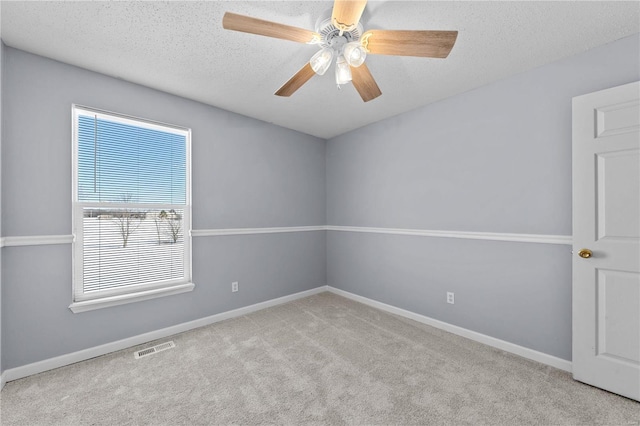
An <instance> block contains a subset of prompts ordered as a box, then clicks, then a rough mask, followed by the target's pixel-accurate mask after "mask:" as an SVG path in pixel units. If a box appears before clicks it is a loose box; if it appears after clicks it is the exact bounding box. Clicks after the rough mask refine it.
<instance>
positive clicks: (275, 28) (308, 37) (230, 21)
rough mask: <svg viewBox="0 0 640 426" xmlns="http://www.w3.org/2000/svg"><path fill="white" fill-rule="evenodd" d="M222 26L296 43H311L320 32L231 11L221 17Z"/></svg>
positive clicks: (226, 28) (318, 36)
mask: <svg viewBox="0 0 640 426" xmlns="http://www.w3.org/2000/svg"><path fill="white" fill-rule="evenodd" d="M222 28H224V29H225V30H233V31H240V32H243V33H251V34H257V35H263V36H267V37H274V38H280V39H283V40H291V41H297V42H298V43H311V42H313V41H316V40H320V38H321V37H320V34H318V33H316V32H314V31H310V30H305V29H303V28H298V27H292V26H290V25H284V24H278V23H277V22H271V21H265V20H263V19H258V18H252V17H250V16H244V15H238V14H235V13H231V12H227V13H225V14H224V16H223V17H222Z"/></svg>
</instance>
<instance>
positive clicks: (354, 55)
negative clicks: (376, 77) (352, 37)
mask: <svg viewBox="0 0 640 426" xmlns="http://www.w3.org/2000/svg"><path fill="white" fill-rule="evenodd" d="M343 53H344V58H345V59H346V60H347V63H348V64H349V65H351V66H352V67H359V66H360V65H362V64H363V63H364V60H365V59H366V57H367V51H366V50H364V47H362V45H361V44H360V42H357V41H352V42H351V43H347V44H345V45H344V51H343Z"/></svg>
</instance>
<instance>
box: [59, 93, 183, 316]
mask: <svg viewBox="0 0 640 426" xmlns="http://www.w3.org/2000/svg"><path fill="white" fill-rule="evenodd" d="M71 112H72V135H73V137H72V144H73V146H72V157H73V159H72V165H73V177H72V181H73V187H72V193H73V208H72V226H73V285H72V303H71V305H69V309H71V311H73V312H74V313H78V312H85V311H90V310H94V309H101V308H106V307H109V306H117V305H122V304H125V303H131V302H137V301H142V300H148V299H154V298H156V297H162V296H169V295H172V294H179V293H185V292H188V291H192V290H193V288H194V287H195V285H194V284H193V282H192V270H191V129H188V128H184V127H180V126H175V125H171V124H165V123H160V122H157V121H152V120H147V119H142V118H137V117H131V116H127V115H123V114H118V113H114V112H110V111H105V110H100V109H95V108H91V107H85V106H82V105H76V104H73V105H72V108H71ZM80 115H93V116H97V118H104V119H108V120H109V121H115V122H119V123H124V124H130V125H133V126H137V127H143V128H148V129H153V130H161V131H163V132H170V133H175V134H179V135H183V136H185V143H186V147H185V149H186V152H185V157H186V165H185V166H186V167H185V169H186V177H185V184H186V188H185V190H186V194H185V204H175V205H169V204H144V203H126V204H125V203H122V204H119V203H108V207H112V208H118V207H127V208H134V209H135V208H147V209H148V208H165V209H166V208H176V209H181V210H184V215H183V238H184V274H185V276H184V277H183V278H182V279H175V280H170V281H163V282H161V283H147V284H136V285H130V286H125V287H122V288H115V289H109V290H101V291H97V292H91V294H86V293H84V284H83V258H84V253H83V208H86V207H105V206H107V203H96V202H80V201H79V200H78V150H79V146H78V117H79V116H80Z"/></svg>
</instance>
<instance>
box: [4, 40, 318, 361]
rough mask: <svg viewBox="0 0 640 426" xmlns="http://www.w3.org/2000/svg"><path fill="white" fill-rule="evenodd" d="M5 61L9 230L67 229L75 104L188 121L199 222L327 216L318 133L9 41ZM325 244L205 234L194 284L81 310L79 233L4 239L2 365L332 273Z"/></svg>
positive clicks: (301, 238) (247, 223) (314, 221)
mask: <svg viewBox="0 0 640 426" xmlns="http://www.w3.org/2000/svg"><path fill="white" fill-rule="evenodd" d="M4 66H5V74H4V82H3V83H4V84H3V89H4V90H3V100H4V101H5V109H4V110H3V113H4V116H3V120H4V127H3V131H4V136H5V137H4V140H3V142H2V169H1V171H2V182H3V188H2V189H3V190H2V208H3V223H2V232H3V235H4V236H25V235H60V234H70V233H71V173H72V168H71V157H72V155H71V154H72V153H71V104H72V103H77V104H82V105H87V106H92V107H96V108H101V109H105V110H110V111H116V112H119V113H123V114H128V115H133V116H138V117H143V118H149V119H153V120H158V121H162V122H167V123H172V124H176V125H180V126H184V127H189V128H191V129H192V153H193V160H192V181H193V185H192V187H193V188H192V195H193V229H211V228H230V227H234V228H235V227H278V226H298V225H300V226H302V225H324V224H325V223H326V217H325V213H326V208H325V142H324V141H323V140H321V139H317V138H314V137H311V136H308V135H304V134H301V133H298V132H295V131H292V130H287V129H283V128H280V127H277V126H274V125H271V124H268V123H264V122H260V121H257V120H253V119H250V118H247V117H243V116H240V115H237V114H233V113H230V112H226V111H223V110H220V109H217V108H213V107H210V106H206V105H203V104H200V103H197V102H193V101H189V100H186V99H183V98H179V97H176V96H172V95H168V94H166V93H162V92H158V91H155V90H152V89H149V88H145V87H142V86H138V85H134V84H130V83H127V82H124V81H122V80H118V79H114V78H110V77H106V76H104V75H101V74H97V73H93V72H90V71H86V70H83V69H80V68H76V67H73V66H70V65H66V64H62V63H59V62H55V61H52V60H49V59H45V58H43V57H39V56H35V55H32V54H29V53H26V52H23V51H19V50H16V49H12V48H8V47H7V48H5V57H4ZM325 248H326V238H325V232H324V231H319V232H303V233H288V234H262V235H245V236H224V237H195V238H194V239H193V280H194V282H195V283H196V288H195V290H194V291H193V292H190V293H185V294H180V295H176V296H168V297H164V298H160V299H154V300H149V301H144V302H139V303H132V304H128V305H122V306H118V307H113V308H106V309H100V310H97V311H91V312H85V313H80V314H73V313H72V312H71V311H70V310H69V309H68V306H69V304H70V303H71V279H72V269H71V262H72V250H71V245H48V246H29V247H5V248H4V249H3V250H4V253H3V258H2V278H3V279H2V283H3V288H2V304H3V306H2V315H3V317H4V321H3V322H2V327H3V333H2V339H3V340H4V344H3V345H2V351H3V354H2V362H3V367H2V368H3V369H9V368H14V367H18V366H21V365H25V364H29V363H32V362H36V361H39V360H43V359H47V358H51V357H55V356H58V355H62V354H65V353H69V352H73V351H77V350H81V349H84V348H89V347H93V346H96V345H100V344H104V343H108V342H112V341H115V340H119V339H123V338H126V337H130V336H134V335H138V334H141V333H145V332H148V331H153V330H157V329H160V328H163V327H167V326H171V325H175V324H179V323H182V322H185V321H190V320H194V319H198V318H202V317H206V316H209V315H213V314H216V313H219V312H223V311H228V310H231V309H235V308H238V307H242V306H246V305H250V304H253V303H257V302H261V301H264V300H269V299H273V298H276V297H280V296H285V295H289V294H292V293H296V292H299V291H303V290H307V289H311V288H315V287H318V286H321V285H324V284H326V259H325V253H326V252H325ZM232 281H239V283H240V291H239V292H238V293H231V282H232Z"/></svg>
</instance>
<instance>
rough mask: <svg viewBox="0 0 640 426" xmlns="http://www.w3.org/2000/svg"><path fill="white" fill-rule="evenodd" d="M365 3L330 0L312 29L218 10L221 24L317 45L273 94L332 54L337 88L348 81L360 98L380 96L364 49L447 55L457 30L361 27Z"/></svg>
mask: <svg viewBox="0 0 640 426" xmlns="http://www.w3.org/2000/svg"><path fill="white" fill-rule="evenodd" d="M366 5H367V1H366V0H335V1H334V4H333V9H332V10H331V11H327V13H326V16H322V17H320V19H318V22H317V23H316V28H315V31H311V30H306V29H303V28H298V27H292V26H289V25H284V24H279V23H276V22H271V21H265V20H263V19H258V18H252V17H250V16H244V15H238V14H235V13H231V12H226V13H225V14H224V17H223V18H222V27H223V28H225V29H227V30H234V31H240V32H245V33H251V34H258V35H263V36H267V37H274V38H280V39H283V40H291V41H295V42H298V43H307V44H317V45H319V46H320V50H319V51H318V52H317V53H316V54H315V55H313V56H312V57H311V60H310V61H309V62H307V63H306V64H305V65H304V66H303V67H302V68H301V69H300V70H299V71H298V72H297V73H296V74H295V75H294V76H293V77H291V78H290V79H289V81H287V82H286V83H285V84H284V85H283V86H282V87H280V89H278V90H277V91H276V93H275V94H276V95H278V96H291V95H292V94H293V93H295V91H296V90H298V89H299V88H300V87H302V85H303V84H305V83H306V82H307V81H309V79H310V78H311V77H313V76H314V75H315V74H318V75H323V74H324V73H325V72H326V71H327V69H328V68H329V66H330V65H331V63H332V62H333V60H334V58H335V60H336V67H335V70H336V71H335V76H336V84H337V85H338V88H340V85H342V84H346V83H348V82H349V81H351V82H352V83H353V86H354V87H355V88H356V90H357V91H358V93H359V94H360V96H361V97H362V100H363V101H365V102H368V101H370V100H372V99H375V98H377V97H378V96H380V95H381V94H382V92H381V91H380V88H379V87H378V84H377V83H376V81H375V80H374V78H373V76H372V75H371V72H370V71H369V68H367V65H366V64H365V63H364V61H365V58H366V56H367V54H372V55H397V56H421V57H425V58H446V57H447V56H449V52H451V49H452V48H453V45H454V43H455V42H456V37H457V36H458V32H457V31H411V30H369V31H367V32H363V28H362V24H361V23H360V17H361V16H362V12H363V11H364V8H365V6H366Z"/></svg>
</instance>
